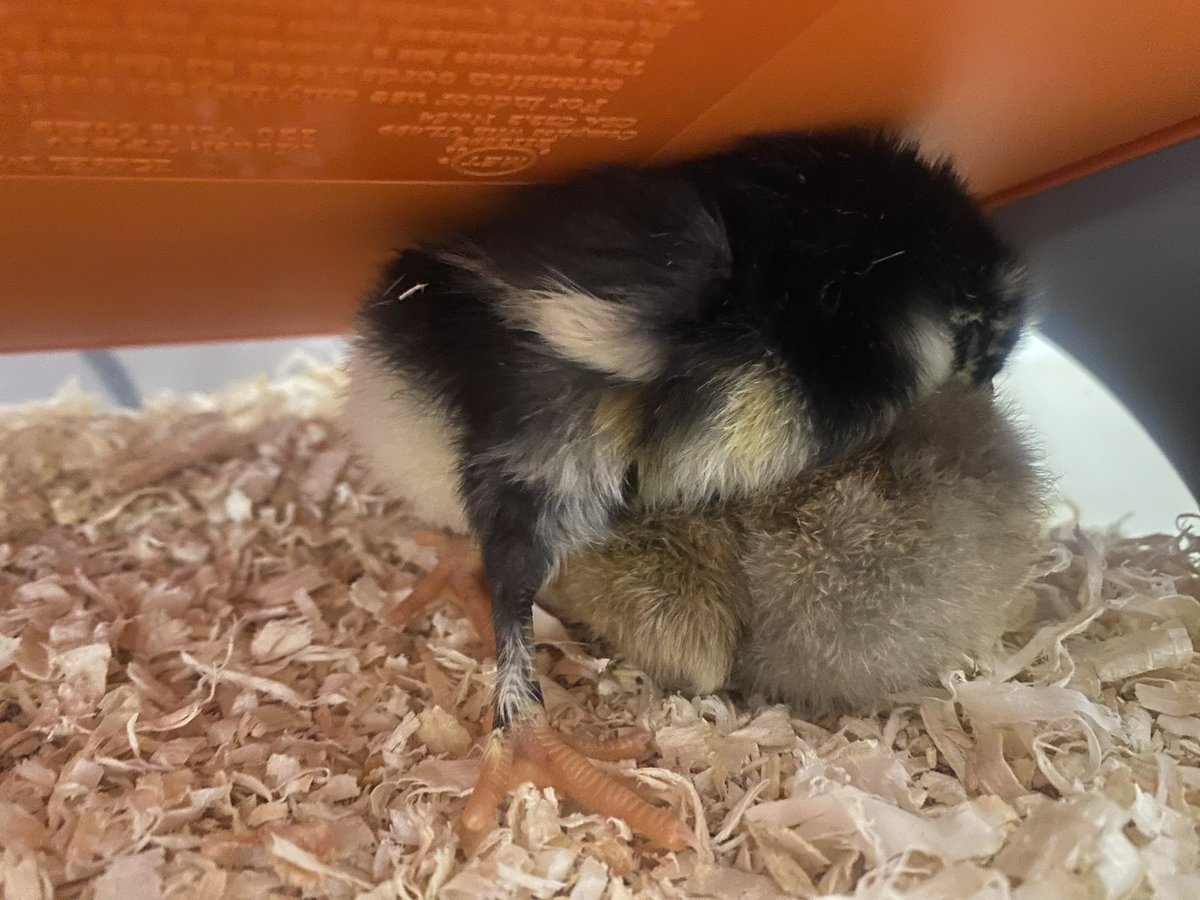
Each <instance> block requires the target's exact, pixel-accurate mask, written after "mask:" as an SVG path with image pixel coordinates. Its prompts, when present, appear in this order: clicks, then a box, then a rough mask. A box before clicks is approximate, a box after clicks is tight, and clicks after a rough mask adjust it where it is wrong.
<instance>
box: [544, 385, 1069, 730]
mask: <svg viewBox="0 0 1200 900" xmlns="http://www.w3.org/2000/svg"><path fill="white" fill-rule="evenodd" d="M1046 491H1047V482H1046V479H1045V476H1044V474H1043V472H1042V470H1041V468H1040V465H1039V462H1038V459H1037V456H1036V454H1035V453H1034V452H1033V451H1032V450H1031V448H1030V446H1029V444H1028V442H1027V441H1026V439H1025V438H1024V436H1023V435H1022V433H1021V432H1020V431H1019V430H1018V429H1017V428H1016V427H1015V426H1014V425H1013V424H1012V422H1011V420H1010V418H1009V416H1008V415H1007V414H1006V413H1005V412H1004V411H1003V410H1001V409H1000V408H998V407H997V406H996V404H995V403H994V402H993V400H992V399H991V397H990V393H989V392H988V391H987V390H986V389H969V390H963V389H957V388H946V389H943V390H942V391H940V392H938V393H937V394H935V395H933V396H932V397H930V398H929V399H927V400H924V401H922V402H920V403H918V404H917V405H916V406H915V407H913V408H912V409H910V410H908V411H906V412H904V413H902V414H901V415H900V417H899V418H898V419H897V421H896V424H895V425H894V426H893V428H892V431H891V432H890V433H889V434H888V436H887V437H886V438H885V439H884V440H883V441H882V442H880V443H879V444H877V445H875V446H872V447H870V448H868V449H866V450H863V451H860V452H858V453H856V454H852V455H851V456H850V457H849V458H847V459H846V460H844V461H841V462H838V463H835V464H832V465H829V466H825V467H821V468H818V469H814V470H812V471H810V472H808V473H805V474H803V475H800V476H799V477H797V478H795V479H794V480H792V481H791V482H789V483H787V484H785V485H782V486H780V487H778V488H776V489H774V490H772V491H768V492H764V493H762V494H760V495H758V496H756V497H752V498H749V499H745V500H740V501H734V502H730V503H720V504H714V505H712V506H710V507H708V508H706V509H704V510H701V511H697V510H695V509H691V508H685V507H676V508H671V509H666V510H661V511H646V512H643V513H642V514H640V515H637V516H635V517H633V518H631V519H630V520H629V521H627V522H626V523H624V524H623V525H622V526H621V527H619V528H618V529H617V531H616V532H615V535H614V537H612V538H610V539H609V541H607V542H606V543H604V544H601V545H597V546H595V547H590V548H585V549H583V550H580V551H577V552H576V553H575V554H573V555H571V556H570V557H568V558H567V560H566V561H565V562H564V563H563V565H562V567H561V570H560V573H559V575H558V577H557V579H556V580H555V581H554V582H553V583H552V584H551V586H550V587H549V588H548V589H547V590H546V591H545V593H544V595H543V597H542V599H541V603H542V605H543V606H545V607H546V608H547V609H548V610H549V611H550V612H552V613H554V614H555V615H557V616H559V617H560V618H561V619H562V620H563V621H564V622H567V623H571V624H573V625H576V626H579V627H581V628H582V630H583V631H584V632H586V633H587V634H588V635H589V636H591V637H592V638H596V639H599V640H601V641H602V642H603V643H604V644H606V645H608V646H609V647H610V648H611V649H612V650H614V651H616V652H617V653H618V654H620V655H621V656H622V657H624V658H626V659H628V660H629V661H630V662H632V663H633V664H635V665H637V666H639V667H641V668H643V669H645V670H646V671H647V672H648V673H649V674H650V675H651V676H652V677H653V678H655V680H656V681H657V682H658V683H659V684H660V685H661V686H663V687H665V688H668V689H674V690H679V691H683V692H685V693H689V694H697V693H709V692H712V691H715V690H718V689H721V688H735V689H738V690H739V691H740V692H742V693H743V694H746V695H755V694H757V695H763V696H765V697H767V698H768V699H771V700H777V701H782V702H786V703H788V704H789V705H791V706H793V707H794V708H795V709H796V710H797V711H798V712H806V713H810V714H820V713H827V712H870V711H871V710H872V709H874V708H876V707H877V706H879V705H880V704H882V703H884V702H886V700H887V698H888V696H889V695H890V694H893V693H896V692H902V691H907V690H911V689H914V688H918V687H920V686H922V685H927V684H936V683H937V682H938V680H939V678H940V677H941V676H943V675H944V674H945V673H947V672H948V671H950V670H951V669H952V668H953V667H955V666H959V665H962V664H963V662H964V660H965V659H966V658H967V657H969V656H970V655H971V654H973V653H975V652H977V651H979V650H980V649H982V648H984V647H986V646H987V645H988V644H990V643H991V642H992V641H994V640H995V639H996V638H998V637H999V636H1000V634H1001V632H1002V630H1003V627H1004V624H1005V621H1006V616H1007V614H1008V613H1009V612H1010V610H1011V609H1012V602H1013V601H1014V600H1015V599H1016V598H1017V597H1018V596H1019V594H1020V591H1021V588H1022V587H1023V586H1024V584H1025V582H1026V581H1027V580H1028V579H1029V578H1030V576H1031V574H1032V568H1033V564H1034V562H1035V560H1036V556H1037V549H1038V536H1039V534H1040V532H1041V528H1042V526H1043V522H1044V519H1045V516H1046V512H1047V505H1046V504H1047V500H1046Z"/></svg>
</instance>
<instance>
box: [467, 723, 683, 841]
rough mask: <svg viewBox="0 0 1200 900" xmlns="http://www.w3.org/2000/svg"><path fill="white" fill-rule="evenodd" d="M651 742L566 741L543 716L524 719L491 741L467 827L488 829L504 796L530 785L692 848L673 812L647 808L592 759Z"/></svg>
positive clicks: (629, 754)
mask: <svg viewBox="0 0 1200 900" xmlns="http://www.w3.org/2000/svg"><path fill="white" fill-rule="evenodd" d="M649 743H650V742H649V738H648V736H646V735H635V736H632V737H620V738H614V739H611V740H607V741H595V740H588V739H573V738H568V737H566V736H565V735H562V734H560V733H559V732H558V731H556V730H555V729H554V728H552V727H551V726H550V724H549V723H548V722H547V721H546V718H545V714H544V713H542V712H540V711H539V712H537V713H533V714H530V715H528V716H525V717H523V718H522V719H520V720H518V721H516V722H513V723H511V724H510V725H509V726H508V727H507V728H503V729H496V730H495V731H493V732H491V734H490V735H489V736H488V738H487V743H486V744H485V746H484V751H483V767H482V769H481V770H480V773H479V780H478V781H477V782H476V783H475V789H474V791H473V792H472V793H471V799H470V800H468V801H467V806H466V809H465V810H464V811H463V824H464V825H466V827H467V828H469V829H471V830H472V831H482V830H483V829H485V828H487V827H488V825H489V824H491V822H492V821H493V820H494V818H495V813H496V809H497V807H498V806H499V805H500V801H501V800H503V799H504V796H505V795H506V794H508V793H509V791H511V790H513V789H514V788H515V787H517V786H518V785H520V784H523V783H525V782H532V783H533V784H535V785H537V786H538V787H541V788H545V787H552V788H554V789H555V790H556V791H558V792H559V793H560V794H563V795H565V796H567V797H570V798H571V799H572V800H574V801H575V802H577V803H578V804H580V805H581V806H583V807H584V808H585V809H587V810H589V811H590V812H594V813H598V814H600V815H603V816H612V817H613V818H617V819H623V820H624V821H625V822H627V823H628V824H629V826H630V827H631V828H632V829H633V830H634V831H637V832H639V833H640V834H643V835H645V836H646V837H648V838H650V840H652V841H654V842H655V843H656V844H658V845H659V846H661V847H664V848H665V849H667V850H672V851H675V850H682V849H683V848H684V847H687V846H690V845H692V844H693V843H694V838H693V836H692V833H691V832H690V831H689V830H688V828H687V826H686V825H685V824H684V823H683V821H682V820H680V819H679V818H678V817H677V816H676V815H675V814H674V813H672V812H671V811H670V810H667V809H662V808H660V807H656V806H652V805H651V804H649V803H647V802H646V801H645V800H643V799H642V798H641V797H639V796H638V795H637V794H636V793H634V792H633V791H632V790H630V789H629V788H628V787H626V786H625V785H624V784H622V783H621V782H620V781H618V780H617V779H616V778H615V777H613V776H612V775H610V774H608V773H607V772H604V771H603V770H601V769H599V768H598V767H596V766H595V765H594V764H593V763H592V759H596V760H606V761H616V760H619V759H632V758H634V757H637V756H641V755H643V754H644V753H645V752H646V751H647V750H648V749H649ZM588 757H591V759H589V758H588Z"/></svg>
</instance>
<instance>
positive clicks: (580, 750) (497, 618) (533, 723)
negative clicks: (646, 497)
mask: <svg viewBox="0 0 1200 900" xmlns="http://www.w3.org/2000/svg"><path fill="white" fill-rule="evenodd" d="M423 537H424V539H425V540H426V541H429V537H428V536H423ZM484 543H485V551H484V555H485V559H486V560H487V562H488V563H489V565H488V566H487V568H488V571H489V573H494V574H493V575H492V578H491V585H492V589H491V597H492V599H493V600H494V602H492V603H491V604H490V606H491V616H490V617H489V618H488V619H487V620H486V622H485V623H482V624H479V623H477V624H476V627H477V628H479V629H480V631H481V634H483V635H484V636H485V639H489V643H491V642H492V641H493V640H494V646H495V647H496V656H497V660H496V701H495V707H494V710H493V714H492V728H491V733H490V734H489V735H488V737H487V739H486V743H485V746H484V754H483V763H482V767H481V769H480V774H479V778H478V780H477V782H476V785H475V788H474V790H473V792H472V794H471V798H470V800H469V801H468V802H467V806H466V809H465V810H464V812H463V823H464V825H466V827H467V828H469V829H471V830H473V831H481V830H483V829H485V828H487V827H488V825H489V824H490V823H491V822H492V821H494V819H495V813H496V809H497V808H498V806H499V805H500V803H501V801H502V800H503V799H504V797H505V796H506V795H507V794H508V793H509V792H510V791H512V790H513V789H514V788H515V787H517V786H518V785H520V784H523V783H525V782H532V783H533V784H535V785H537V786H539V787H553V788H554V789H555V790H557V791H558V792H559V793H561V794H563V795H565V796H568V797H570V798H571V799H573V800H575V801H576V802H577V803H579V804H580V805H581V806H583V807H584V808H585V809H588V810H591V811H592V812H596V813H599V814H601V815H607V816H613V817H616V818H621V819H624V820H625V821H626V822H628V823H629V825H630V826H631V827H632V828H633V829H634V830H636V831H638V832H640V833H642V834H644V835H646V836H647V837H649V838H650V839H651V840H653V841H655V842H656V843H658V844H660V845H661V846H663V847H665V848H667V849H669V850H680V849H682V848H683V847H685V846H687V845H688V844H690V843H691V842H692V836H691V833H690V832H689V831H688V829H687V827H686V826H685V825H684V824H683V822H682V821H680V820H679V819H678V818H677V817H676V816H675V815H674V814H672V813H671V812H669V811H667V810H665V809H660V808H657V807H655V806H652V805H651V804H649V803H647V802H646V801H645V800H643V799H641V798H640V797H639V796H638V795H637V794H636V793H634V792H633V791H632V790H630V789H629V788H628V787H626V786H625V785H624V784H622V783H621V782H619V781H618V780H617V779H616V778H614V777H613V776H611V775H609V774H608V773H606V772H604V771H603V770H601V769H599V768H598V767H597V766H595V765H594V764H593V763H592V762H591V760H592V759H595V760H606V761H615V760H619V759H630V758H635V757H638V756H642V755H643V754H644V753H645V752H646V751H647V750H648V749H649V739H648V737H647V736H644V735H637V736H633V737H621V738H616V739H613V740H608V741H593V740H587V739H578V738H569V737H566V736H564V735H562V734H560V733H559V732H558V731H556V730H555V729H554V728H552V727H551V726H550V724H549V722H548V721H547V719H546V712H545V707H544V704H543V701H542V693H541V688H540V687H539V685H538V681H537V673H536V671H535V670H534V665H533V660H534V642H533V597H534V594H535V593H536V591H537V589H538V588H539V587H540V586H541V583H542V582H543V581H544V580H545V574H546V573H547V572H548V571H549V564H548V562H544V563H541V564H538V563H537V562H532V563H522V556H523V554H522V553H521V551H520V549H519V548H516V549H514V546H513V545H514V544H516V543H517V542H505V541H500V542H499V544H500V548H499V549H500V550H501V551H502V552H501V553H500V554H497V553H496V550H495V547H494V545H493V549H492V552H491V553H488V552H487V544H488V542H487V536H486V535H485V540H484ZM547 559H548V556H547ZM418 588H420V592H419V593H418V591H417V590H416V589H414V592H413V595H410V597H409V599H408V601H407V602H411V601H412V600H413V599H414V596H415V597H416V599H417V601H418V603H419V604H421V605H425V604H428V603H429V602H432V600H433V599H435V598H437V597H438V596H440V595H442V594H443V593H444V592H445V591H446V590H447V588H449V589H450V590H451V591H452V592H453V593H454V594H457V595H458V600H459V603H460V605H462V606H463V608H464V610H468V611H472V612H468V615H470V616H471V619H472V621H473V622H475V621H476V620H477V619H478V618H479V616H480V613H479V612H478V610H480V609H482V608H485V607H486V606H487V605H488V601H489V595H488V591H487V589H485V588H484V587H483V584H482V582H481V581H480V578H479V574H478V557H477V556H475V555H474V552H473V551H471V550H470V548H469V547H467V546H466V545H464V544H462V543H459V542H445V543H444V544H443V549H442V558H441V559H440V560H439V562H438V565H437V567H435V568H434V570H433V571H431V572H430V573H429V575H428V576H426V579H425V580H423V582H422V584H420V585H418ZM415 608H419V607H414V609H415ZM491 635H495V636H496V637H495V639H491V638H490V636H491Z"/></svg>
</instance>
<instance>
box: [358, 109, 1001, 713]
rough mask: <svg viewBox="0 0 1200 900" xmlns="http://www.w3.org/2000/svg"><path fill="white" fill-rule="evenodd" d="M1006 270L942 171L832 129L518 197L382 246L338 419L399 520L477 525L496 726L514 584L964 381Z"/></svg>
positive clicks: (975, 362)
mask: <svg viewBox="0 0 1200 900" xmlns="http://www.w3.org/2000/svg"><path fill="white" fill-rule="evenodd" d="M1024 309H1025V296H1024V288H1023V280H1022V277H1021V269H1020V266H1019V265H1018V264H1017V262H1016V260H1015V258H1014V256H1013V254H1012V253H1011V251H1010V250H1009V248H1008V247H1007V246H1006V245H1005V244H1004V243H1003V242H1002V241H1001V240H1000V239H999V238H998V237H997V236H996V234H995V233H994V231H993V230H992V229H991V227H990V226H989V225H988V223H987V221H986V220H985V218H984V217H983V215H982V213H981V212H980V211H979V209H978V208H977V207H976V206H975V204H974V203H973V202H972V201H971V200H970V198H969V197H968V195H967V194H966V192H965V190H964V189H963V187H962V185H961V184H960V182H959V181H958V180H957V178H956V176H955V175H954V173H953V172H952V171H951V170H950V169H949V167H947V166H943V165H930V164H927V163H926V162H924V161H923V160H922V159H921V158H920V156H919V155H918V153H917V151H916V149H915V148H913V147H911V146H908V145H905V144H903V143H901V142H898V141H896V140H893V139H891V138H888V137H886V136H876V135H868V134H863V133H858V132H846V133H830V134H822V133H817V134H809V133H805V134H784V135H774V136H767V137H760V138H755V139H751V140H748V141H746V142H744V143H743V144H741V145H738V146H736V147H734V148H733V149H731V150H728V151H725V152H722V153H718V154H714V155H712V156H708V157H704V158H701V159H697V160H692V161H688V162H683V163H677V164H672V165H666V166H659V167H655V168H647V169H636V170H635V169H627V168H613V169H605V170H601V171H597V172H592V173H588V174H585V175H583V176H581V177H578V178H576V179H573V180H571V181H568V182H564V183H560V184H553V185H544V186H537V187H529V188H524V189H521V190H520V191H518V192H517V193H516V194H515V195H514V196H513V198H512V201H511V203H509V204H508V205H507V206H506V207H505V208H504V210H503V211H502V212H501V213H500V214H498V215H496V216H495V217H493V218H491V219H489V220H488V221H486V222H484V223H482V224H479V225H477V226H475V227H473V228H471V229H469V230H467V231H465V232H463V233H461V234H458V235H454V236H451V237H448V238H447V239H446V240H444V241H442V242H440V243H437V244H430V245H425V246H421V247H417V248H414V249H410V250H407V251H404V252H403V253H400V254H399V255H398V256H397V257H396V258H395V259H394V260H393V262H392V263H391V264H390V265H389V266H388V267H387V269H386V270H385V272H384V274H383V277H382V279H381V281H380V283H379V288H378V289H377V290H376V291H375V292H374V293H373V294H372V295H371V296H370V297H369V298H368V300H367V302H366V303H365V304H364V306H363V309H362V313H361V316H360V323H359V340H358V342H357V345H356V349H355V352H354V354H353V356H352V359H351V362H350V368H349V371H350V383H349V387H348V392H347V404H346V415H347V424H348V426H349V430H350V432H351V434H352V436H353V437H354V438H355V439H356V440H357V442H358V444H359V446H360V447H361V449H362V450H363V452H364V455H365V456H366V458H367V461H368V462H369V463H370V464H371V465H372V467H373V469H374V470H375V471H376V473H377V474H378V475H380V476H381V477H382V478H383V480H384V481H386V482H387V483H388V484H389V485H390V487H391V488H392V489H394V490H395V491H396V492H397V493H398V494H400V495H401V496H404V497H406V498H408V499H409V501H410V502H411V503H412V507H413V509H414V511H415V512H416V513H417V514H418V515H419V516H421V517H423V518H425V519H426V520H427V521H429V522H431V523H433V524H437V525H445V526H448V527H451V528H455V529H458V530H464V529H469V530H470V531H472V532H473V533H474V535H475V536H476V537H477V538H478V540H479V542H480V545H481V548H482V555H483V562H484V567H485V569H486V573H487V580H488V588H489V590H490V593H491V596H492V602H493V617H494V620H495V635H496V640H497V652H498V663H497V717H496V721H497V723H498V724H500V725H503V724H505V723H506V722H509V721H511V720H513V719H514V718H518V717H520V716H521V715H523V714H525V713H528V712H529V711H530V710H531V709H533V708H535V707H536V706H537V704H538V700H539V694H538V689H537V682H536V678H535V675H534V672H533V654H532V647H531V641H532V638H531V632H530V623H531V617H532V604H533V600H534V597H535V596H536V595H537V593H538V592H539V591H540V590H541V589H542V588H543V586H544V585H545V584H546V582H547V581H548V579H549V578H550V576H551V574H552V572H553V571H554V568H555V566H556V565H557V564H558V562H559V561H560V560H561V559H562V557H563V555H564V554H565V553H567V552H569V551H570V550H571V549H573V548H575V547H578V546H581V545H583V544H585V543H586V542H588V541H593V540H597V539H603V538H604V537H606V536H607V535H608V534H609V532H610V529H611V526H612V523H613V521H614V519H615V518H616V517H617V516H618V515H620V514H621V512H622V511H623V510H625V509H629V508H635V507H636V508H642V507H647V508H663V507H665V506H669V505H671V504H676V505H680V506H682V507H694V506H698V505H701V504H704V503H708V502H711V501H712V500H714V499H717V498H721V499H724V500H734V499H736V498H739V497H747V496H753V495H756V494H760V493H761V492H762V491H764V490H767V489H771V488H773V487H775V486H777V485H779V484H782V483H785V482H787V481H788V480H790V479H793V478H795V477H796V476H797V475H798V474H799V473H801V472H802V471H804V470H805V469H806V468H808V467H810V466H812V465H814V464H816V463H818V462H825V461H829V460H833V459H837V458H838V457H839V456H842V455H844V454H846V453H848V452H851V451H853V450H854V449H855V448H857V447H859V446H861V445H862V444H863V443H865V442H867V441H869V440H872V439H874V438H877V437H878V436H880V435H881V434H883V433H884V432H885V431H886V429H887V428H888V426H889V425H890V423H891V422H892V420H893V419H894V417H895V415H896V414H897V413H898V412H899V411H900V410H903V409H904V408H906V407H907V406H909V405H910V404H912V403H913V402H916V401H917V400H919V399H920V398H921V397H923V396H926V395H927V394H929V393H930V392H931V391H933V390H935V389H936V388H937V387H938V386H939V385H940V384H941V383H943V382H944V381H945V380H946V379H947V378H948V377H950V376H951V375H952V374H966V375H968V376H971V377H974V378H976V379H978V380H986V379H987V378H990V377H991V375H992V374H994V373H995V371H996V370H997V369H999V367H1000V366H1001V365H1002V364H1003V361H1004V359H1005V357H1006V356H1007V354H1008V352H1009V350H1010V349H1011V347H1012V345H1013V343H1014V341H1015V340H1016V337H1017V334H1018V332H1019V330H1020V327H1021V324H1022V318H1023V315H1024Z"/></svg>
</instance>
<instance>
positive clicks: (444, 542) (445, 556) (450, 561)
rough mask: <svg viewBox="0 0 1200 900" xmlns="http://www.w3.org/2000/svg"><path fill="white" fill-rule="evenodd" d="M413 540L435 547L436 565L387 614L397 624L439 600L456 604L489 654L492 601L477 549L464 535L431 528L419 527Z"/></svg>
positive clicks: (493, 642) (492, 635)
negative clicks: (457, 535)
mask: <svg viewBox="0 0 1200 900" xmlns="http://www.w3.org/2000/svg"><path fill="white" fill-rule="evenodd" d="M415 538H416V541H417V543H418V544H420V545H421V546H423V547H432V548H434V549H436V550H438V551H439V554H438V562H437V565H436V566H434V567H433V569H431V570H430V571H429V573H428V574H426V575H425V576H424V577H423V578H421V579H420V580H419V581H418V582H417V583H416V584H414V585H413V588H412V592H411V593H410V594H409V595H408V596H407V597H406V598H405V599H404V602H402V603H401V604H400V605H399V606H397V607H396V608H395V609H394V610H393V611H392V613H391V615H390V616H389V617H388V618H389V621H391V623H392V624H393V625H397V626H399V627H400V628H403V627H405V626H406V625H408V623H409V622H411V621H412V619H413V617H414V616H416V614H417V613H419V612H421V611H422V610H424V609H426V608H427V607H429V606H432V605H433V604H434V603H437V602H439V601H446V602H448V603H451V604H453V605H454V606H457V607H458V608H459V609H460V610H461V611H462V613H463V615H465V616H466V617H467V621H469V622H470V623H471V627H472V628H474V629H475V633H476V634H478V635H479V637H480V639H481V640H482V641H483V643H484V646H485V647H486V649H487V652H488V653H489V654H492V655H495V652H496V637H495V632H494V631H493V630H492V601H491V598H490V597H489V596H488V592H487V587H486V584H485V581H484V577H483V563H482V561H481V560H480V558H479V551H478V550H477V549H476V547H475V545H474V544H473V543H472V542H471V541H470V540H468V539H467V538H454V537H449V536H447V535H443V534H438V533H436V532H431V531H420V532H417V534H416V535H415Z"/></svg>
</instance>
